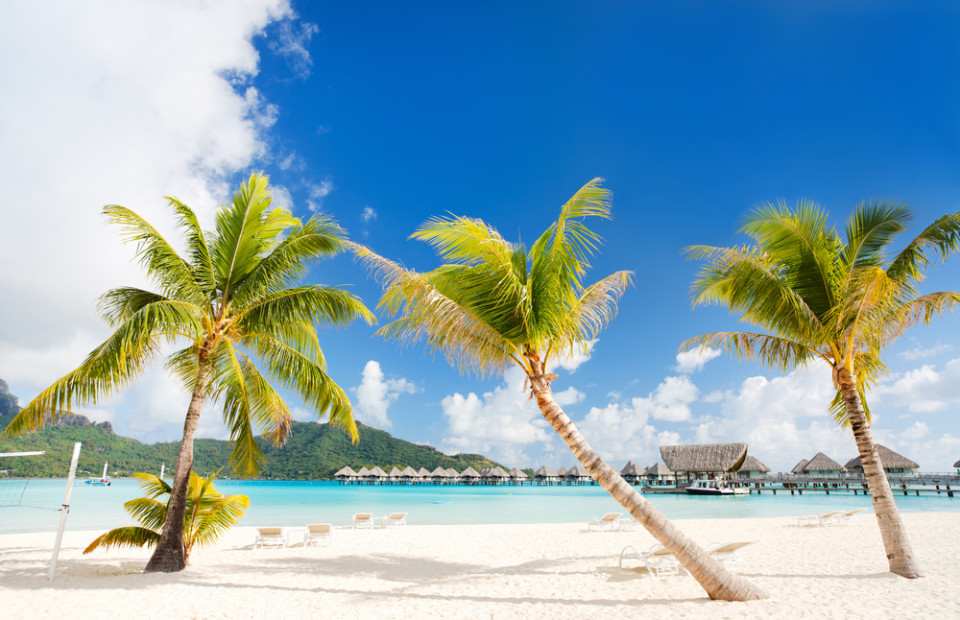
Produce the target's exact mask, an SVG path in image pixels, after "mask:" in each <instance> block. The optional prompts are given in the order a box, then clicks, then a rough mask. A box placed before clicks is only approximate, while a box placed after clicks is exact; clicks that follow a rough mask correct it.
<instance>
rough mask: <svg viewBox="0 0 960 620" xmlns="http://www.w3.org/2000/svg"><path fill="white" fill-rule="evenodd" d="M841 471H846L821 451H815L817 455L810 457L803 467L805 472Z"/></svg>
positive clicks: (824, 472) (825, 472)
mask: <svg viewBox="0 0 960 620" xmlns="http://www.w3.org/2000/svg"><path fill="white" fill-rule="evenodd" d="M842 471H847V468H846V467H844V466H843V465H841V464H840V463H838V462H836V461H834V460H833V459H832V458H830V457H829V456H827V455H826V454H824V453H823V452H817V455H816V456H815V457H813V458H812V459H810V460H809V461H808V462H807V464H806V466H805V467H804V468H803V473H805V474H828V473H834V472H836V473H839V472H842Z"/></svg>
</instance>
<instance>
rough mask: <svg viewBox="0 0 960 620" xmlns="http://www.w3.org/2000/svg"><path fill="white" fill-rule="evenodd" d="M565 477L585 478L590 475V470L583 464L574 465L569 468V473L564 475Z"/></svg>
mask: <svg viewBox="0 0 960 620" xmlns="http://www.w3.org/2000/svg"><path fill="white" fill-rule="evenodd" d="M563 477H564V478H576V479H578V480H583V479H584V478H589V477H590V472H588V471H587V470H586V469H584V467H583V465H574V466H573V467H571V468H570V469H568V470H567V473H565V474H564V475H563Z"/></svg>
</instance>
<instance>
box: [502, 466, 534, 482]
mask: <svg viewBox="0 0 960 620" xmlns="http://www.w3.org/2000/svg"><path fill="white" fill-rule="evenodd" d="M507 473H508V474H510V477H511V478H513V479H515V480H526V479H527V478H528V477H529V476H527V474H525V473H523V471H521V470H520V468H519V467H514V468H513V469H511V470H510V471H509V472H507Z"/></svg>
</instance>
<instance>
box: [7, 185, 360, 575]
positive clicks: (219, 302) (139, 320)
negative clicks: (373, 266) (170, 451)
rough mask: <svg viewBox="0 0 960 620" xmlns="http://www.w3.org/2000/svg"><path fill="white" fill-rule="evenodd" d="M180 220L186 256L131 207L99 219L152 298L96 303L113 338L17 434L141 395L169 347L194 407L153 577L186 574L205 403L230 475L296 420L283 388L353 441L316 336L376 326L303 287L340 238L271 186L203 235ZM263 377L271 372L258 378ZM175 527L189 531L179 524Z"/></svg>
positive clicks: (30, 410) (110, 297)
mask: <svg viewBox="0 0 960 620" xmlns="http://www.w3.org/2000/svg"><path fill="white" fill-rule="evenodd" d="M168 201H169V204H170V207H171V208H172V209H173V213H174V215H175V217H176V220H177V223H178V224H179V227H180V230H181V232H182V233H183V236H184V241H185V246H186V254H185V255H184V256H181V255H180V254H178V253H177V251H176V250H175V249H174V247H173V246H172V245H171V244H170V243H169V242H168V241H167V240H166V239H165V238H164V237H163V236H162V235H161V234H160V233H159V232H158V231H157V230H156V229H155V228H154V227H153V226H152V225H150V224H149V223H148V222H147V221H146V220H144V219H143V218H142V217H140V216H139V215H137V214H136V213H134V212H133V211H131V210H130V209H128V208H126V207H122V206H119V205H109V206H107V207H105V208H104V209H103V213H104V214H105V215H106V216H107V219H108V221H109V222H110V223H112V224H114V225H117V226H118V227H119V228H120V230H121V233H122V239H123V240H124V241H125V242H130V243H133V244H135V246H136V251H137V257H138V259H139V261H140V264H141V266H142V267H143V268H144V269H145V271H146V273H147V275H148V276H149V277H150V279H151V280H152V281H153V282H154V284H155V285H156V291H148V290H143V289H140V288H135V287H123V288H116V289H113V290H111V291H108V292H107V293H105V294H104V295H103V296H102V297H101V298H100V311H101V314H102V316H103V318H104V319H105V320H106V321H107V322H108V323H109V324H110V325H111V326H112V327H113V329H114V331H113V333H112V334H110V336H109V337H108V338H107V339H106V340H105V341H104V342H103V343H102V344H101V345H100V346H98V347H97V348H95V349H94V350H93V351H91V352H90V354H89V355H88V356H87V358H86V360H84V362H83V363H82V364H81V365H80V366H79V367H78V368H77V369H75V370H73V371H71V372H70V373H68V374H67V375H66V376H64V377H63V378H61V379H59V380H58V381H56V382H55V383H54V384H53V385H52V386H50V387H49V388H47V389H46V390H44V391H43V392H41V393H40V394H39V395H38V396H37V397H36V398H34V399H33V401H31V402H30V403H29V404H27V406H26V407H24V408H23V409H22V410H21V411H20V413H19V414H18V415H17V416H16V417H15V418H14V419H13V420H12V421H11V422H10V424H9V426H8V427H7V429H6V431H5V432H6V433H7V434H19V433H22V432H24V431H28V430H31V429H35V428H38V427H39V426H41V425H42V424H43V423H44V421H45V419H47V416H49V417H50V418H52V419H53V420H54V421H56V420H57V419H58V418H59V416H60V414H61V412H63V411H67V410H70V409H71V407H73V406H74V405H86V404H89V403H96V402H98V401H101V400H103V399H104V398H106V397H108V396H109V395H111V394H113V393H114V392H115V391H117V390H118V389H121V388H123V387H125V386H127V385H128V384H129V383H131V382H132V381H133V380H134V379H135V378H136V377H137V376H138V375H140V374H141V373H142V372H143V371H144V370H145V369H146V367H147V366H148V365H149V364H150V362H152V361H154V360H155V359H156V358H157V357H159V356H160V355H161V352H162V347H163V346H167V347H173V348H174V351H173V352H172V353H169V354H168V355H167V356H166V367H167V369H168V370H169V371H170V372H171V373H172V374H173V375H174V376H175V377H176V379H178V380H179V382H180V383H181V384H182V385H183V387H184V389H185V390H186V391H188V392H190V393H191V394H192V397H191V400H190V405H189V407H188V410H187V416H186V420H185V424H184V431H183V440H182V441H181V444H180V453H179V456H178V459H177V466H176V473H175V475H174V482H173V487H172V489H173V490H172V495H171V500H170V506H169V519H168V521H172V522H173V525H171V524H170V523H169V522H168V524H167V526H165V528H164V533H163V536H164V539H163V540H161V542H160V544H159V545H158V546H157V550H156V552H155V553H154V556H153V558H152V559H151V562H150V564H148V565H147V570H148V571H153V570H162V571H176V570H181V569H182V568H183V567H184V565H185V562H184V555H183V540H182V535H183V528H182V522H183V515H184V512H183V511H184V509H185V498H186V492H187V486H188V481H189V477H190V469H191V466H192V463H193V434H194V432H195V431H196V428H197V421H198V419H199V416H200V411H201V407H202V405H203V403H204V401H207V400H213V401H216V402H219V403H221V404H222V414H223V419H224V421H225V422H226V424H227V426H228V427H229V429H230V439H231V440H232V442H233V450H232V453H231V462H232V464H233V466H234V469H235V470H237V471H239V472H241V473H246V474H250V473H253V472H255V471H257V470H258V469H259V467H260V465H261V463H262V461H263V452H262V450H261V449H260V447H259V446H258V445H257V442H256V436H257V434H258V433H263V434H265V435H266V436H267V437H268V438H269V439H270V440H271V441H272V442H273V443H275V444H281V443H283V441H284V440H285V439H286V437H287V434H288V432H289V429H290V412H289V409H288V407H287V405H286V403H285V402H284V399H283V398H282V397H281V395H280V393H279V392H278V391H277V390H278V387H282V388H286V389H288V390H291V391H292V392H294V393H296V394H297V395H298V396H300V397H301V398H303V399H304V401H305V402H306V403H307V404H308V405H310V406H312V407H313V408H314V409H315V410H316V411H317V413H318V415H320V416H323V415H324V414H326V415H328V416H329V419H330V421H331V423H333V424H335V425H338V426H340V427H342V428H343V429H345V430H346V431H347V433H349V434H350V436H351V438H352V439H353V440H354V441H356V439H357V429H356V424H355V423H354V420H353V416H352V414H351V408H350V401H349V399H348V398H347V395H346V394H345V393H344V391H343V390H342V389H341V388H340V387H339V386H338V385H337V384H336V383H335V382H334V381H333V380H332V379H331V378H330V377H329V376H328V375H327V374H326V371H325V366H326V363H325V360H324V357H323V353H322V351H321V349H320V342H319V339H318V337H317V330H316V323H329V324H333V325H345V324H347V323H349V322H351V321H353V320H354V319H356V318H363V319H365V320H367V321H368V322H373V315H372V314H371V313H370V311H369V310H367V308H366V307H365V306H364V305H363V303H362V302H361V301H360V300H359V298H357V297H355V296H353V295H351V294H350V293H347V292H345V291H343V290H340V289H337V288H333V287H326V286H320V285H314V284H307V285H300V286H298V285H296V284H297V282H298V281H299V280H300V278H301V276H302V275H303V274H304V272H305V271H306V269H307V267H308V265H309V263H310V261H312V260H313V259H316V258H320V257H323V256H328V255H332V254H335V253H337V252H339V251H341V250H342V249H343V248H344V244H345V243H346V237H345V234H344V232H343V230H342V229H341V228H340V227H339V226H338V225H337V224H336V223H335V222H334V221H333V220H331V219H330V218H328V217H325V216H322V215H319V214H317V215H314V216H313V217H311V218H310V219H308V220H307V221H305V222H301V221H300V220H299V219H297V218H295V217H293V216H292V215H291V214H290V212H289V211H288V210H287V209H284V208H276V207H271V198H270V191H269V189H268V181H267V177H266V176H263V175H260V174H254V175H251V176H250V178H249V180H248V181H247V182H246V183H244V184H242V185H241V186H240V188H239V189H238V190H237V191H236V192H235V193H234V195H233V201H232V204H230V205H228V206H224V207H221V208H220V209H219V210H218V211H217V213H216V221H215V228H214V230H212V231H209V232H204V231H203V230H202V229H201V227H200V224H199V222H198V219H197V216H196V214H195V213H194V211H193V210H191V209H190V208H189V207H188V206H186V205H185V204H183V203H182V202H180V201H179V200H177V199H175V198H168ZM258 364H260V365H262V367H264V368H265V370H266V371H267V373H266V374H264V373H263V372H261V371H260V369H259V368H258ZM178 524H179V525H178Z"/></svg>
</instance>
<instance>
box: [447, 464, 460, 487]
mask: <svg viewBox="0 0 960 620" xmlns="http://www.w3.org/2000/svg"><path fill="white" fill-rule="evenodd" d="M447 482H448V483H450V484H456V483H457V482H460V472H458V471H457V470H456V469H454V468H452V467H448V468H447Z"/></svg>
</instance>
